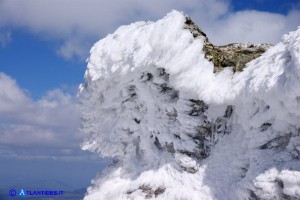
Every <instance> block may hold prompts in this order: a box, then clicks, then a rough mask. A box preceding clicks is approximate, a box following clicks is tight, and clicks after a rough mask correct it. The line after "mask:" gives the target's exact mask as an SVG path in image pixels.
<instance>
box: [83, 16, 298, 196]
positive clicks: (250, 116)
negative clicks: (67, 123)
mask: <svg viewBox="0 0 300 200" xmlns="http://www.w3.org/2000/svg"><path fill="white" fill-rule="evenodd" d="M185 20H186V19H185V16H184V14H182V13H180V12H177V11H172V12H171V13H169V14H168V15H167V16H166V17H164V18H163V19H161V20H158V21H157V22H137V23H133V24H131V25H128V26H121V27H120V28H119V29H117V30H116V31H115V32H114V33H113V34H110V35H108V36H107V37H105V38H104V39H102V40H100V41H99V42H97V43H96V44H95V45H94V46H93V48H92V50H91V55H90V58H89V59H88V66H87V70H86V73H85V80H86V82H85V83H83V84H82V85H81V86H80V92H79V98H80V101H81V115H82V129H81V131H82V132H83V133H84V134H85V135H86V139H85V141H84V143H83V144H82V149H84V150H89V151H92V152H97V153H99V154H100V155H101V156H103V157H109V158H112V159H113V160H114V162H113V164H112V165H110V166H108V167H107V169H106V170H105V171H103V172H102V173H101V174H99V175H98V176H97V177H96V178H95V179H94V180H93V181H92V186H91V187H90V188H89V189H88V193H87V195H86V197H85V200H94V199H97V200H99V199H145V198H148V199H152V198H153V199H154V198H155V199H222V200H226V199H228V200H234V199H258V198H260V199H285V198H290V199H300V27H299V28H298V30H296V31H294V32H291V33H289V34H287V35H285V36H283V38H282V42H280V43H278V44H277V45H276V46H274V47H272V48H271V49H269V50H268V51H267V52H265V53H264V54H263V55H262V56H261V57H259V58H257V59H255V60H253V61H251V62H250V63H248V64H247V67H246V68H245V70H244V71H242V72H240V73H233V72H232V70H231V69H230V68H227V69H225V70H223V71H221V72H218V73H213V64H212V63H211V62H209V61H208V60H207V59H205V57H204V52H203V50H202V49H203V45H204V38H202V37H198V38H193V35H192V34H191V33H190V31H189V30H188V29H187V28H186V24H185Z"/></svg>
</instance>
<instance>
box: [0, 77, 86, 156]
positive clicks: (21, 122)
mask: <svg viewBox="0 0 300 200" xmlns="http://www.w3.org/2000/svg"><path fill="white" fill-rule="evenodd" d="M79 124H80V122H79V111H78V109H77V104H76V97H74V96H71V95H69V94H66V93H63V92H62V91H61V90H60V89H55V90H52V91H49V92H48V93H47V94H46V95H45V96H44V97H42V98H41V99H39V100H36V101H35V100H33V99H31V98H30V97H29V96H28V95H27V94H26V93H25V92H24V90H22V89H21V88H20V87H19V86H18V85H17V83H16V81H15V80H13V79H12V78H11V77H9V76H7V75H6V74H4V73H0V138H1V140H0V146H1V148H0V156H4V155H5V154H2V153H1V152H11V153H10V154H9V155H10V156H11V155H20V156H22V157H24V156H27V157H28V156H31V157H43V156H45V157H49V156H52V157H53V155H52V154H53V153H55V152H56V153H55V154H56V155H55V156H54V157H74V156H75V157H76V156H78V155H79V154H78V151H79V150H80V147H79V144H80V142H81V140H82V136H81V134H80V133H79V131H78V129H79ZM20 148H21V149H23V150H22V152H21V153H20V152H16V150H18V149H20ZM66 149H69V150H68V151H65V150H66ZM70 152H77V153H76V155H74V153H73V154H70ZM41 153H42V154H41Z"/></svg>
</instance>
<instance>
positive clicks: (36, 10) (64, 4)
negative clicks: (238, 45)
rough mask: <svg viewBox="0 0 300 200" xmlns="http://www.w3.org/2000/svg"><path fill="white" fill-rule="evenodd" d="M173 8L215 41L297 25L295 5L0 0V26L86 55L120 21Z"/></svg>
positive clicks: (69, 54) (274, 33) (214, 0)
mask: <svg viewBox="0 0 300 200" xmlns="http://www.w3.org/2000/svg"><path fill="white" fill-rule="evenodd" d="M172 9H176V10H181V11H184V12H185V13H186V14H188V15H190V16H191V17H192V18H193V20H194V21H196V22H197V23H198V24H199V25H200V27H201V28H202V29H203V30H204V32H206V33H207V34H208V36H209V38H210V39H211V41H212V42H213V43H215V44H225V43H231V42H246V41H249V42H254V43H262V42H267V43H276V42H278V41H279V39H280V36H281V35H282V34H284V33H287V32H289V31H291V30H295V29H296V27H297V26H298V25H300V22H299V19H300V9H299V6H298V7H297V5H295V7H294V8H292V9H291V10H290V11H289V12H288V13H287V14H286V15H283V14H276V13H269V12H259V11H254V10H244V11H239V12H235V11H233V10H232V7H231V4H230V1H226V0H211V1H205V0H188V1H180V0H164V1H160V0H153V1H146V0H127V1H124V0H115V1H109V0H73V1H72V3H70V1H67V0H52V1H46V0H39V1H35V0H26V1H17V0H2V1H0V28H1V27H2V28H5V27H10V28H24V29H26V30H28V31H30V32H32V33H34V34H37V35H39V36H41V37H43V38H45V39H50V40H55V41H59V42H60V47H59V48H58V50H57V53H58V55H60V56H62V57H63V58H65V59H72V58H74V57H79V58H86V56H87V52H88V49H89V48H90V47H91V45H92V44H93V43H94V42H95V41H96V40H98V39H99V38H101V37H103V36H105V35H106V34H108V33H110V32H112V31H114V30H115V29H116V28H117V27H119V26H120V25H122V24H128V23H131V22H135V21H138V20H146V21H147V20H156V19H158V18H161V17H162V16H164V15H165V14H166V13H168V12H169V11H170V10H172ZM0 44H1V42H0Z"/></svg>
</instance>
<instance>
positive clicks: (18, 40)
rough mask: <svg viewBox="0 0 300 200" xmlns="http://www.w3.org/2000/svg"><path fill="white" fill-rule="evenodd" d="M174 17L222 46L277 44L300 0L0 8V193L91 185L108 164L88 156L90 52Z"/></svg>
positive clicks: (76, 0) (62, 0) (298, 12)
mask: <svg viewBox="0 0 300 200" xmlns="http://www.w3.org/2000/svg"><path fill="white" fill-rule="evenodd" d="M172 9H176V10H181V11H184V12H185V13H186V14H188V15H190V16H191V17H192V19H193V20H194V21H195V22H196V23H197V24H198V25H199V26H200V27H201V28H202V29H203V31H204V32H206V33H207V35H208V37H209V38H210V40H211V41H212V42H213V43H215V44H226V43H232V42H247V41H249V42H254V43H262V42H266V43H277V42H279V41H280V37H281V36H282V35H283V34H285V33H288V32H289V31H292V30H295V29H296V28H297V26H299V25H300V20H299V19H300V3H299V0H285V1H282V0H248V1H244V0H231V1H229V0H228V1H225V0H211V1H206V0H189V1H179V0H178V1H177V0H163V1H162V0H153V1H143V0H127V1H124V0H116V1H108V0H88V1H83V0H73V1H72V4H70V1H67V0H52V1H46V0H40V1H34V0H23V1H18V0H2V1H0V163H5V164H4V165H1V170H0V187H3V186H8V185H10V184H13V183H14V181H16V184H18V182H19V181H18V180H21V179H23V180H28V181H32V182H34V181H38V180H37V179H41V180H43V179H47V178H49V176H51V177H53V178H54V179H56V180H61V181H63V182H66V183H68V182H69V183H70V182H71V183H72V184H71V185H73V186H74V187H83V186H87V185H88V183H89V181H90V179H91V178H92V177H93V175H96V172H97V171H99V170H101V169H102V168H103V167H104V166H105V163H106V162H104V161H103V160H101V159H99V158H98V156H97V155H95V154H92V153H87V152H81V151H80V143H81V142H82V141H83V136H82V135H81V134H80V132H79V131H78V129H79V124H80V122H79V115H80V114H79V111H78V108H77V106H76V103H77V100H76V91H77V88H78V85H79V84H80V83H82V82H83V81H84V79H83V76H84V71H85V68H86V62H85V61H86V58H87V57H88V54H89V49H90V48H91V47H92V45H93V43H95V42H96V41H98V40H99V39H101V38H103V37H105V35H107V34H108V33H110V32H112V31H114V30H115V29H116V28H118V27H119V26H120V25H123V24H128V23H131V22H135V21H139V20H145V21H148V20H157V19H159V18H161V17H163V16H164V15H165V14H166V13H168V12H169V11H171V10H172ZM32 163H34V164H32ZM49 163H51V164H49ZM83 163H84V166H85V167H86V168H84V167H83ZM23 167H24V169H23V171H22V168H23ZM53 168H56V169H57V170H56V171H54V170H53ZM18 171H19V172H20V171H22V172H24V173H19V174H18V173H17V172H18ZM34 171H40V173H38V175H36V176H34V178H32V177H33V175H32V176H31V175H30V176H29V175H28V174H34ZM41 171H44V172H45V173H41ZM80 172H81V174H80V176H79V175H78V173H80ZM22 174H23V175H22ZM26 174H27V175H26ZM70 177H74V178H73V179H71V178H70ZM3 180H4V181H3ZM22 183H23V184H24V181H23V182H22Z"/></svg>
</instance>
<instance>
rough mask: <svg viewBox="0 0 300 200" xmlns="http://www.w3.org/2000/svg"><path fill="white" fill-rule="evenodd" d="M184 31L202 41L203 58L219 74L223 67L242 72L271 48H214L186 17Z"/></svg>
mask: <svg viewBox="0 0 300 200" xmlns="http://www.w3.org/2000/svg"><path fill="white" fill-rule="evenodd" d="M185 24H186V29H189V30H190V31H191V33H192V34H193V36H194V38H197V37H202V38H203V40H204V46H203V51H204V52H205V58H207V59H208V60H209V61H211V62H213V64H214V72H219V71H221V70H222V69H224V68H225V67H232V68H233V70H234V72H236V71H242V70H243V69H244V67H245V65H246V64H247V63H248V62H250V61H251V60H254V59H255V58H258V57H259V56H261V55H262V54H263V53H264V52H265V51H266V50H268V49H269V48H271V47H272V46H273V45H271V44H252V43H233V44H228V45H223V46H216V45H213V44H212V43H210V41H209V39H208V37H207V35H206V34H205V33H204V32H203V31H201V29H200V28H199V27H198V26H197V25H196V24H195V23H194V22H193V21H192V20H191V18H189V17H188V16H186V21H185Z"/></svg>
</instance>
